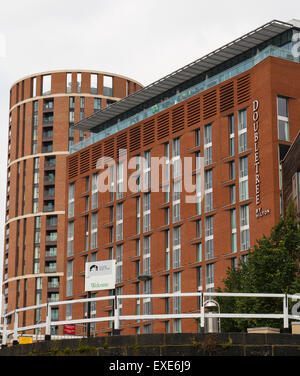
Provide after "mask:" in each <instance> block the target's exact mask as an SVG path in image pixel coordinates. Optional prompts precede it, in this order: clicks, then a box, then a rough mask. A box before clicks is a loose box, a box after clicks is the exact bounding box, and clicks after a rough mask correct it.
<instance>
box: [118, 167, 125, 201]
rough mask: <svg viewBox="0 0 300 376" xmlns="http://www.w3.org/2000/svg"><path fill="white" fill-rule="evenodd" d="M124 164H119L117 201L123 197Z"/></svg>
mask: <svg viewBox="0 0 300 376" xmlns="http://www.w3.org/2000/svg"><path fill="white" fill-rule="evenodd" d="M123 170H124V168H123V162H119V163H118V164H117V200H120V199H121V198H122V197H123V192H124V188H123Z"/></svg>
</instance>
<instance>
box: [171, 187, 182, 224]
mask: <svg viewBox="0 0 300 376" xmlns="http://www.w3.org/2000/svg"><path fill="white" fill-rule="evenodd" d="M180 193H181V181H180V180H177V181H174V183H173V223H175V222H178V221H180Z"/></svg>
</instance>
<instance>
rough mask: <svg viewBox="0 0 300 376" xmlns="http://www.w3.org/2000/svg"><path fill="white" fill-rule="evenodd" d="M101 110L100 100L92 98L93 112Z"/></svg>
mask: <svg viewBox="0 0 300 376" xmlns="http://www.w3.org/2000/svg"><path fill="white" fill-rule="evenodd" d="M100 109H101V98H94V112H97V111H100Z"/></svg>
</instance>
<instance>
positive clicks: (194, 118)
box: [187, 98, 201, 127]
mask: <svg viewBox="0 0 300 376" xmlns="http://www.w3.org/2000/svg"><path fill="white" fill-rule="evenodd" d="M200 120H201V117H200V98H196V99H194V100H192V101H189V102H188V103H187V124H188V127H190V126H191V125H194V124H197V123H199V122H200Z"/></svg>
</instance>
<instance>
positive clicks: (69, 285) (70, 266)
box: [66, 260, 73, 296]
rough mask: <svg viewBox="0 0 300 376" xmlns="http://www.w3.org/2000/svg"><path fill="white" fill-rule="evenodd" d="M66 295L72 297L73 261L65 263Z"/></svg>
mask: <svg viewBox="0 0 300 376" xmlns="http://www.w3.org/2000/svg"><path fill="white" fill-rule="evenodd" d="M66 295H67V296H71V295H73V260H70V261H67V286H66Z"/></svg>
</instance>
